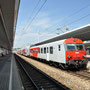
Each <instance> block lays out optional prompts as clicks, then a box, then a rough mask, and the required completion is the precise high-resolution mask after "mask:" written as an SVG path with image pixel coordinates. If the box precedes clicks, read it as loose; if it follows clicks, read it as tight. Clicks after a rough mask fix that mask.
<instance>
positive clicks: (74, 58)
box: [30, 38, 87, 68]
mask: <svg viewBox="0 0 90 90" xmlns="http://www.w3.org/2000/svg"><path fill="white" fill-rule="evenodd" d="M30 56H31V57H35V58H40V59H44V60H47V61H49V62H53V63H54V62H55V63H57V64H58V65H61V66H62V67H65V68H66V67H70V66H75V67H81V66H86V64H87V62H86V61H87V60H86V57H85V56H86V50H85V47H84V45H83V41H82V40H80V39H78V38H68V39H64V40H58V41H54V42H48V43H42V44H40V45H37V44H36V45H33V46H31V47H30Z"/></svg>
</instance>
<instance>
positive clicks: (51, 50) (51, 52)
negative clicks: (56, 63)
mask: <svg viewBox="0 0 90 90" xmlns="http://www.w3.org/2000/svg"><path fill="white" fill-rule="evenodd" d="M50 54H53V47H52V46H51V47H50Z"/></svg>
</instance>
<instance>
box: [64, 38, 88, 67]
mask: <svg viewBox="0 0 90 90" xmlns="http://www.w3.org/2000/svg"><path fill="white" fill-rule="evenodd" d="M64 43H65V59H66V64H67V65H68V66H76V67H82V66H83V67H86V64H87V60H86V50H85V47H84V45H83V41H82V40H80V39H78V38H69V39H66V40H65V41H64Z"/></svg>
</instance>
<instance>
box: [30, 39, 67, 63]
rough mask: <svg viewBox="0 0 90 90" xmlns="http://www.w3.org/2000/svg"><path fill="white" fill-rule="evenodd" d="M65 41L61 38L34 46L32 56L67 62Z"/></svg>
mask: <svg viewBox="0 0 90 90" xmlns="http://www.w3.org/2000/svg"><path fill="white" fill-rule="evenodd" d="M63 42H64V40H61V41H56V42H52V43H48V44H44V45H39V46H36V47H32V48H31V49H30V56H32V57H37V58H41V59H46V60H47V61H54V62H59V63H66V60H65V47H64V43H63ZM39 50H40V51H39Z"/></svg>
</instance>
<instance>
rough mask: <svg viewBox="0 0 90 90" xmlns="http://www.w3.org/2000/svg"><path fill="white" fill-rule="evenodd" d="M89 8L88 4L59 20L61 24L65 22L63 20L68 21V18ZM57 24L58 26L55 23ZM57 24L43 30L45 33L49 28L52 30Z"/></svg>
mask: <svg viewBox="0 0 90 90" xmlns="http://www.w3.org/2000/svg"><path fill="white" fill-rule="evenodd" d="M89 6H90V4H88V5H85V6H84V7H82V8H80V9H79V10H77V11H75V12H74V13H72V14H70V15H69V16H67V17H66V18H64V19H63V20H61V22H62V21H65V20H66V19H68V18H69V17H72V16H74V15H76V14H78V13H80V12H81V11H82V10H84V9H86V8H87V7H89ZM57 24H58V23H57ZM57 24H56V25H52V26H50V27H49V28H47V29H45V30H46V31H47V30H49V29H50V28H53V27H55V26H57Z"/></svg>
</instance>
